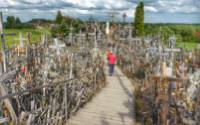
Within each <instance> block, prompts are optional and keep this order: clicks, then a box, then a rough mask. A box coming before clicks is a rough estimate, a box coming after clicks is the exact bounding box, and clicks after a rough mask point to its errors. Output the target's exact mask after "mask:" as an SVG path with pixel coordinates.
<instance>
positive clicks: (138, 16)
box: [134, 2, 144, 37]
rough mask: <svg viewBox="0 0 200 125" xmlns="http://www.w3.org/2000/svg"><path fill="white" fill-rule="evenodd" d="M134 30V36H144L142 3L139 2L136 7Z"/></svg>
mask: <svg viewBox="0 0 200 125" xmlns="http://www.w3.org/2000/svg"><path fill="white" fill-rule="evenodd" d="M134 28H135V30H136V34H137V35H138V36H140V37H143V36H144V3H143V2H140V3H139V4H138V6H137V7H136V11H135V20H134Z"/></svg>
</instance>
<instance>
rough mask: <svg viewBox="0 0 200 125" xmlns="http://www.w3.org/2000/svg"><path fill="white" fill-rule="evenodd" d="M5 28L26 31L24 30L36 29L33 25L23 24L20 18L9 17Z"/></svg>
mask: <svg viewBox="0 0 200 125" xmlns="http://www.w3.org/2000/svg"><path fill="white" fill-rule="evenodd" d="M5 28H7V29H24V28H34V26H33V25H30V24H28V23H22V22H21V20H20V18H19V17H16V18H15V17H14V16H8V17H7V21H6V23H5Z"/></svg>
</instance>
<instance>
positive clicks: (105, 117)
mask: <svg viewBox="0 0 200 125" xmlns="http://www.w3.org/2000/svg"><path fill="white" fill-rule="evenodd" d="M107 75H108V74H107ZM107 82H108V85H107V86H106V88H105V89H104V90H102V91H101V93H99V94H98V95H97V96H96V97H95V98H94V99H93V100H92V101H91V102H90V103H88V104H87V105H86V106H84V107H83V109H80V110H79V112H78V113H77V114H76V115H75V116H73V117H72V118H70V120H69V121H67V123H66V125H133V124H134V94H133V86H132V84H131V82H130V80H129V79H128V78H127V77H125V76H124V74H122V72H121V71H120V70H119V69H118V68H117V69H116V75H115V76H112V77H109V76H107Z"/></svg>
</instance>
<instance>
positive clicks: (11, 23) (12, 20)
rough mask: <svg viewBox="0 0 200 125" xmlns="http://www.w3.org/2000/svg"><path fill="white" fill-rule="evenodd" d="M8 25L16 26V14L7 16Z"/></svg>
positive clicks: (10, 26)
mask: <svg viewBox="0 0 200 125" xmlns="http://www.w3.org/2000/svg"><path fill="white" fill-rule="evenodd" d="M6 27H7V28H15V17H14V16H8V17H7V23H6Z"/></svg>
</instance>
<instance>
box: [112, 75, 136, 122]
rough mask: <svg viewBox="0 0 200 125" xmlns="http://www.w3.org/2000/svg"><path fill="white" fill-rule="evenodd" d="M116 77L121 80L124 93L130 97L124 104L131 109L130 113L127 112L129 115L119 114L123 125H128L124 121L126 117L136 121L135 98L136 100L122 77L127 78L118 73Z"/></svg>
mask: <svg viewBox="0 0 200 125" xmlns="http://www.w3.org/2000/svg"><path fill="white" fill-rule="evenodd" d="M116 77H117V79H118V80H119V83H120V85H121V87H122V88H123V91H124V92H125V93H126V94H127V95H128V99H127V101H125V102H123V104H124V106H125V107H126V108H128V109H129V112H127V113H124V112H119V113H118V114H119V116H120V118H121V120H122V122H123V125H126V124H125V120H124V119H125V118H126V117H131V118H132V119H133V121H134V119H135V114H134V99H135V98H134V94H133V91H130V90H129V89H128V88H127V87H126V86H125V84H124V81H123V80H122V77H126V76H124V75H121V74H118V73H116Z"/></svg>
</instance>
